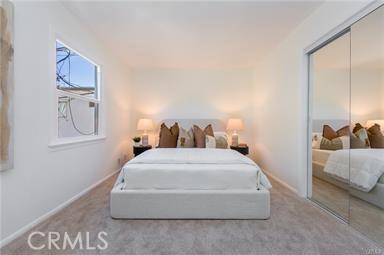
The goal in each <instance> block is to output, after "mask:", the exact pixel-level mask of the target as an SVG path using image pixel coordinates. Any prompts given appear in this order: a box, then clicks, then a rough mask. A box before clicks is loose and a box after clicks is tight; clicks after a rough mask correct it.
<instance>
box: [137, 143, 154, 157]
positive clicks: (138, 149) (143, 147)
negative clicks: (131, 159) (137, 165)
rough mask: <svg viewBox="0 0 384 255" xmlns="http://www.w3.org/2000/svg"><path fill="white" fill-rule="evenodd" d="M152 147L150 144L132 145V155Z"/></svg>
mask: <svg viewBox="0 0 384 255" xmlns="http://www.w3.org/2000/svg"><path fill="white" fill-rule="evenodd" d="M150 149H152V145H139V146H133V155H134V156H135V157H136V156H139V155H140V154H141V153H143V152H144V151H146V150H150Z"/></svg>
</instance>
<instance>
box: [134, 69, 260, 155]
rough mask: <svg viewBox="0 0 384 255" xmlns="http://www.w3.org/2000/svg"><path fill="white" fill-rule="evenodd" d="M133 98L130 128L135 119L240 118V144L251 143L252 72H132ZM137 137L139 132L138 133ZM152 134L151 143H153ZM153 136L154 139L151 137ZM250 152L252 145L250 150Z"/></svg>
mask: <svg viewBox="0 0 384 255" xmlns="http://www.w3.org/2000/svg"><path fill="white" fill-rule="evenodd" d="M131 79H132V93H133V95H135V96H134V98H133V99H132V103H133V111H134V113H133V117H134V119H135V121H133V122H132V124H133V126H132V129H133V130H134V129H135V126H134V125H135V124H136V123H137V119H139V118H143V117H149V118H153V119H154V120H155V121H156V122H157V123H158V122H160V121H161V120H164V119H221V120H223V121H226V120H227V119H228V118H231V117H239V118H242V119H243V121H244V125H245V129H244V131H241V132H240V133H239V135H240V142H245V143H248V144H249V145H251V146H252V141H253V130H252V126H253V125H252V124H253V112H252V111H253V103H252V100H253V95H252V94H253V93H252V92H253V70H250V69H141V70H133V71H132V73H131ZM137 134H138V135H140V133H139V132H138V133H137ZM157 135H158V134H157V133H156V132H154V134H153V136H152V139H150V142H151V143H152V144H154V143H155V142H156V139H155V137H157ZM154 136H155V137H154ZM251 151H253V146H252V148H251Z"/></svg>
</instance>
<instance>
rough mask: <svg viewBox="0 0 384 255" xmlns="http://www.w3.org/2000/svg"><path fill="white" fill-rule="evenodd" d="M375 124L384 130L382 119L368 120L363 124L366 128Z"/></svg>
mask: <svg viewBox="0 0 384 255" xmlns="http://www.w3.org/2000/svg"><path fill="white" fill-rule="evenodd" d="M375 124H378V125H380V129H381V130H384V119H383V120H368V121H367V124H365V126H366V127H367V128H370V127H372V126H373V125H375Z"/></svg>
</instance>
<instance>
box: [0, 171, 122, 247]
mask: <svg viewBox="0 0 384 255" xmlns="http://www.w3.org/2000/svg"><path fill="white" fill-rule="evenodd" d="M119 171H120V169H118V170H115V171H113V172H112V173H109V174H108V175H107V176H105V177H103V178H102V179H101V180H99V181H97V182H96V183H94V184H92V185H91V186H89V187H88V188H86V189H84V190H83V191H81V192H80V193H78V194H77V195H75V196H73V197H72V198H70V199H69V200H67V201H65V202H64V203H62V204H60V205H59V206H57V207H55V208H54V209H52V210H51V211H49V212H48V213H46V214H44V215H42V216H40V217H39V218H37V219H36V220H34V221H32V222H31V223H29V224H28V225H26V226H24V227H22V228H20V229H19V230H17V231H16V232H14V233H13V234H11V235H9V236H7V237H6V238H4V239H3V240H1V241H0V249H1V248H2V247H4V246H5V245H7V244H9V243H10V242H12V241H13V240H15V239H16V238H18V237H20V236H21V235H23V234H24V233H25V232H27V231H29V230H31V229H32V228H33V227H35V226H36V225H37V224H39V223H41V222H43V221H44V220H46V219H48V218H49V217H51V216H52V215H54V214H56V213H58V212H59V211H61V210H63V209H64V208H65V207H67V206H68V205H70V204H71V203H73V202H74V201H76V200H77V199H79V198H80V197H82V196H84V195H85V194H87V193H88V192H89V191H91V190H92V189H93V188H95V187H96V186H98V185H99V184H101V183H102V182H104V181H105V180H107V179H108V178H109V177H111V176H112V175H114V174H116V173H117V172H119Z"/></svg>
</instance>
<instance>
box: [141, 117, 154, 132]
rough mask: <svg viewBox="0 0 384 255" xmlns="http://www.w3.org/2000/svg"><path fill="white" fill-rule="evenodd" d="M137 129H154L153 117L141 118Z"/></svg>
mask: <svg viewBox="0 0 384 255" xmlns="http://www.w3.org/2000/svg"><path fill="white" fill-rule="evenodd" d="M137 130H140V131H151V130H153V121H152V120H151V119H139V122H137Z"/></svg>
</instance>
